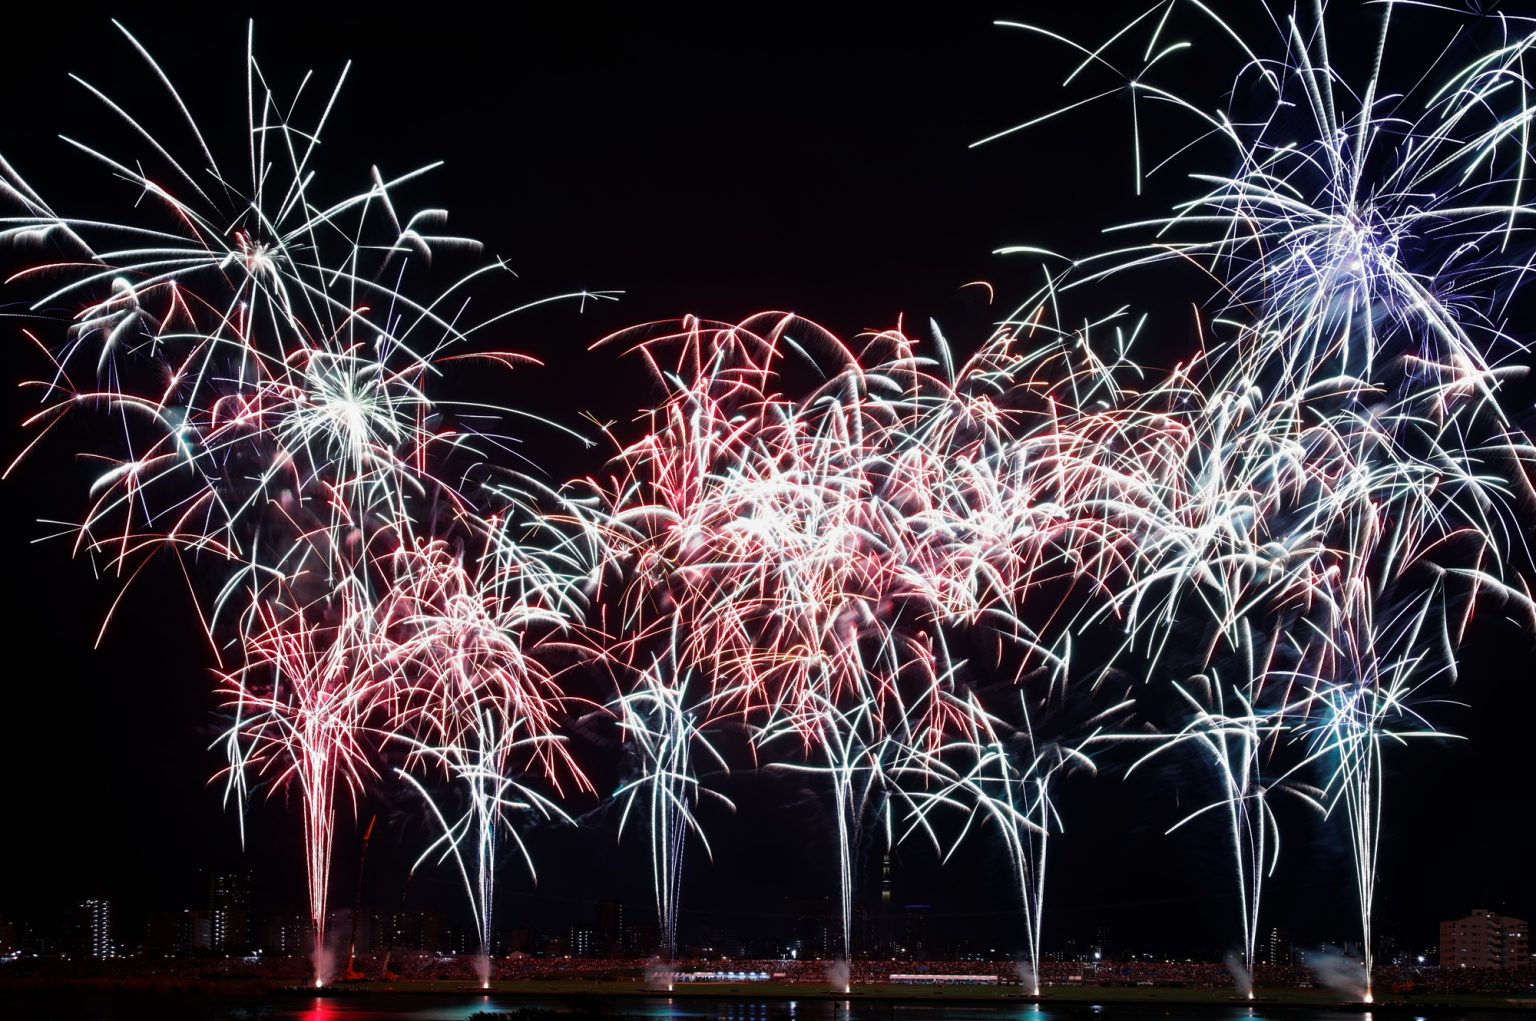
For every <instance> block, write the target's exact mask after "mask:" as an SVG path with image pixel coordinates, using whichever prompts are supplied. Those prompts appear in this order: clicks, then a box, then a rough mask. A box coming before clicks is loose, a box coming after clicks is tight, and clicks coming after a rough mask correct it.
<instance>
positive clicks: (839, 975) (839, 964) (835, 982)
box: [827, 961, 852, 993]
mask: <svg viewBox="0 0 1536 1021" xmlns="http://www.w3.org/2000/svg"><path fill="white" fill-rule="evenodd" d="M851 979H852V975H851V973H850V971H849V968H848V962H847V961H828V962H827V981H828V982H829V983H830V984H831V986H832V988H833V989H836V990H838V991H839V992H844V993H846V992H848V990H849V989H850V988H851V984H850V983H851Z"/></svg>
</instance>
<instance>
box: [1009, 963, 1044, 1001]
mask: <svg viewBox="0 0 1536 1021" xmlns="http://www.w3.org/2000/svg"><path fill="white" fill-rule="evenodd" d="M1013 970H1014V971H1016V972H1018V973H1019V986H1020V987H1021V988H1023V989H1026V990H1028V992H1029V995H1030V996H1039V995H1040V976H1039V975H1036V974H1035V966H1034V965H1033V964H1031V963H1030V962H1029V961H1018V962H1016V963H1015V964H1014V966H1013Z"/></svg>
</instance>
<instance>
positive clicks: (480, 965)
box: [474, 954, 491, 989]
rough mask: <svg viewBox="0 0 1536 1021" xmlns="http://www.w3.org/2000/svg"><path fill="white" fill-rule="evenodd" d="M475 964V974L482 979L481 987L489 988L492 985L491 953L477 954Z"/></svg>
mask: <svg viewBox="0 0 1536 1021" xmlns="http://www.w3.org/2000/svg"><path fill="white" fill-rule="evenodd" d="M474 964H475V975H476V976H477V977H478V978H479V979H480V988H481V989H489V988H490V987H491V955H490V954H476V955H475V961H474Z"/></svg>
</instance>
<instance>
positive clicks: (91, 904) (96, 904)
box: [76, 899, 112, 961]
mask: <svg viewBox="0 0 1536 1021" xmlns="http://www.w3.org/2000/svg"><path fill="white" fill-rule="evenodd" d="M76 911H77V915H76V917H77V922H76V926H77V928H76V932H77V934H78V939H77V944H78V946H77V949H78V950H79V952H80V953H81V954H82V955H83V956H86V957H93V958H95V959H96V960H98V961H104V960H106V959H107V958H109V957H111V956H112V902H111V901H109V900H98V899H91V900H83V901H81V902H80V904H79V905H78V907H77V909H76Z"/></svg>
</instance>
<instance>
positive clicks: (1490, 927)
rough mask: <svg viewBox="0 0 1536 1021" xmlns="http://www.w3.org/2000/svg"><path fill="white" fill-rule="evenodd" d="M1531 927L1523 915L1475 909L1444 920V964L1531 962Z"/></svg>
mask: <svg viewBox="0 0 1536 1021" xmlns="http://www.w3.org/2000/svg"><path fill="white" fill-rule="evenodd" d="M1530 955H1531V927H1530V923H1529V922H1527V921H1526V920H1525V919H1523V918H1510V917H1508V916H1507V915H1496V914H1494V913H1493V912H1492V911H1489V910H1487V909H1485V908H1474V909H1473V911H1472V913H1471V914H1470V915H1468V916H1467V917H1465V918H1457V919H1453V920H1452V921H1449V922H1441V923H1440V965H1441V967H1445V968H1517V967H1520V966H1522V965H1526V964H1529V963H1530Z"/></svg>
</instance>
